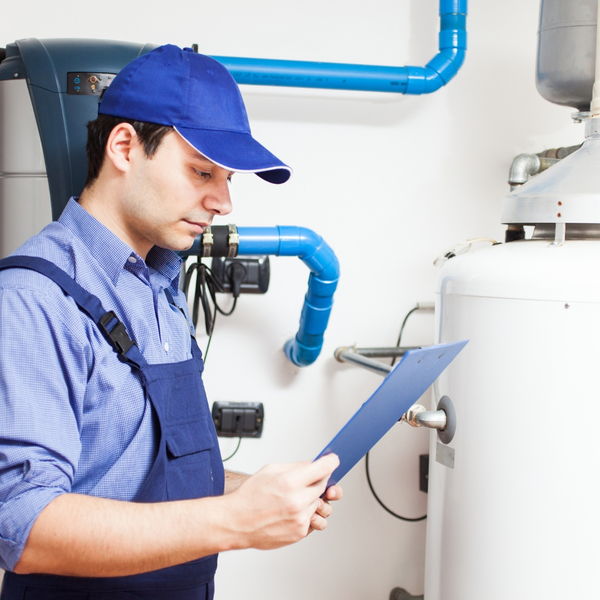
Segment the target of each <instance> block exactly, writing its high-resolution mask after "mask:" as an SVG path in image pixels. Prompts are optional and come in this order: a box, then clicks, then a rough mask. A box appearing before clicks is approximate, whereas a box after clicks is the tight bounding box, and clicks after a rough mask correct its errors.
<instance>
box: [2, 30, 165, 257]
mask: <svg viewBox="0 0 600 600" xmlns="http://www.w3.org/2000/svg"><path fill="white" fill-rule="evenodd" d="M154 47H155V45H153V44H145V45H144V44H132V43H126V42H112V41H107V40H80V39H72V40H69V39H67V40H65V39H56V40H52V39H49V40H38V39H35V38H27V39H24V40H18V41H17V42H15V43H14V44H9V45H8V46H7V47H6V50H5V51H3V54H4V56H3V60H2V62H1V63H0V257H3V256H6V255H8V254H10V253H11V252H13V251H14V250H16V249H17V248H18V247H19V246H20V245H21V244H22V243H23V242H24V241H25V240H26V239H28V238H29V237H30V236H32V235H34V234H36V233H37V232H39V231H40V229H42V228H43V227H44V226H45V225H46V224H47V223H49V222H50V221H51V220H52V219H57V218H58V217H59V215H60V213H61V212H62V210H63V208H64V207H65V205H66V203H67V201H68V199H69V198H70V197H71V196H76V195H79V193H80V192H81V190H82V189H83V185H84V183H85V177H86V172H87V159H86V154H85V143H86V136H87V130H86V128H85V124H86V123H88V122H89V121H91V120H93V119H95V118H96V115H97V108H98V99H99V96H100V94H101V92H102V90H103V89H104V88H105V87H106V86H107V85H109V84H110V81H111V80H112V78H113V77H114V76H115V75H116V74H117V73H118V72H119V71H120V70H121V68H122V67H123V66H125V65H126V64H127V63H128V62H130V61H131V60H133V59H134V58H136V57H137V56H139V55H141V54H144V53H146V52H148V51H149V50H151V49H152V48H154ZM0 58H2V57H0Z"/></svg>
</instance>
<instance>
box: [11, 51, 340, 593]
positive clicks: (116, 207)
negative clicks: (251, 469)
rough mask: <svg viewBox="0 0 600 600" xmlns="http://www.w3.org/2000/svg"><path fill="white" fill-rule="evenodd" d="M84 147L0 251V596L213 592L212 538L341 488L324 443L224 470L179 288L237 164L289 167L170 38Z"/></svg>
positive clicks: (110, 95)
mask: <svg viewBox="0 0 600 600" xmlns="http://www.w3.org/2000/svg"><path fill="white" fill-rule="evenodd" d="M88 157H89V173H88V180H87V183H86V186H85V189H84V191H83V193H82V195H81V197H80V199H79V201H77V200H76V199H71V200H70V201H69V204H68V205H67V207H66V208H65V211H64V212H63V214H62V216H61V218H60V219H59V221H58V222H55V223H52V224H51V225H49V226H48V227H46V228H45V229H44V231H42V232H41V233H40V234H39V235H37V236H35V237H34V238H32V239H31V240H29V241H28V242H27V243H26V244H24V246H22V247H21V248H20V249H19V250H18V251H17V253H16V254H17V255H19V256H21V257H26V258H17V259H14V258H9V259H6V261H0V269H4V270H2V271H0V311H1V312H0V348H1V352H2V355H1V356H2V360H0V398H1V402H2V417H1V419H0V456H1V457H2V463H1V464H0V566H2V567H4V568H5V569H7V570H8V571H9V572H7V573H6V575H5V579H4V585H3V591H2V595H1V599H2V600H16V599H17V598H25V597H26V598H35V599H37V600H42V599H47V600H50V599H51V598H52V599H57V598H61V599H62V598H68V599H70V600H78V599H79V598H81V599H83V598H86V599H87V598H94V599H104V598H111V599H113V600H117V599H119V600H120V599H125V598H143V599H145V600H155V599H156V600H158V599H169V600H171V599H173V600H188V599H189V600H191V599H205V598H212V594H213V576H214V572H215V569H216V555H217V553H218V552H221V551H224V550H230V549H238V548H250V547H253V548H262V549H267V548H277V547H280V546H284V545H286V544H290V543H293V542H296V541H298V540H300V539H301V538H303V537H305V536H306V535H307V534H308V533H309V532H310V531H311V530H314V529H317V530H322V529H324V528H325V526H326V520H325V519H326V518H327V517H328V516H329V514H330V512H331V507H330V506H329V504H328V501H329V500H337V499H339V498H340V497H341V495H342V491H341V489H340V488H339V487H338V486H334V487H331V488H329V489H328V490H327V491H325V488H326V482H327V480H328V478H329V476H330V475H331V473H332V472H333V470H334V469H335V468H336V466H337V464H338V459H337V457H335V456H333V455H330V456H327V457H324V458H322V459H320V460H319V461H316V462H313V463H299V464H294V465H271V466H268V467H265V468H264V469H262V470H261V471H259V472H258V473H257V474H255V475H253V476H251V477H248V476H246V475H240V474H235V473H225V474H224V473H223V466H222V462H221V458H220V454H219V451H218V444H217V439H216V435H215V431H214V427H213V425H212V420H211V418H210V414H209V409H208V404H207V402H206V397H205V395H204V389H203V386H202V380H201V372H202V368H203V365H202V361H201V358H200V351H199V350H198V346H197V345H196V342H195V340H194V338H193V326H192V325H191V322H190V318H189V314H188V311H187V306H186V303H185V298H184V297H183V295H182V294H181V293H180V292H179V290H178V276H179V271H180V266H181V263H180V260H179V258H178V257H177V255H176V254H175V253H174V252H173V251H174V250H183V249H186V248H189V247H190V246H191V244H192V242H193V240H194V238H195V237H196V236H197V235H198V234H200V233H202V231H203V229H204V228H205V227H207V226H208V225H209V224H210V223H211V221H212V219H213V217H214V216H215V215H225V214H227V213H228V212H230V210H231V201H230V197H229V189H228V184H229V180H230V179H231V177H232V175H233V173H234V172H235V171H246V172H256V173H257V174H259V175H260V176H261V177H262V178H264V179H266V180H267V181H271V182H273V183H282V182H284V181H286V180H287V179H288V177H289V175H290V170H289V167H287V166H286V165H284V164H283V163H282V162H281V161H279V160H278V159H277V158H276V157H275V156H273V155H272V154H271V153H270V152H268V151H267V150H266V149H265V148H263V147H262V146H261V145H260V144H258V143H257V142H256V141H255V140H254V139H253V138H252V136H251V134H250V128H249V125H248V122H247V116H246V112H245V108H244V105H243V102H242V99H241V95H240V93H239V90H238V88H237V86H236V84H235V82H234V81H233V79H232V78H231V76H230V75H229V73H228V72H227V71H226V69H225V68H224V67H223V66H222V65H220V64H219V63H217V62H216V61H214V60H212V59H210V58H208V57H205V56H201V55H198V54H194V53H192V52H191V51H189V50H187V49H186V50H183V51H182V50H180V49H179V48H176V47H174V46H163V47H160V48H157V49H156V50H154V51H152V52H150V53H148V54H146V55H144V56H142V57H140V58H138V59H136V60H135V61H133V62H132V63H130V64H129V65H128V66H127V67H125V68H124V69H123V70H122V71H121V73H120V74H119V75H118V76H117V77H116V78H115V80H114V81H113V83H112V85H111V87H110V88H108V89H107V90H106V92H105V94H104V96H103V98H102V102H101V104H100V108H99V117H98V119H97V120H96V121H95V122H92V123H91V124H90V125H89V139H88ZM40 259H44V260H40ZM7 261H8V262H7ZM10 261H12V262H10ZM56 267H58V268H56ZM223 492H224V494H223ZM323 494H325V496H324V498H325V500H322V499H321V496H322V495H323Z"/></svg>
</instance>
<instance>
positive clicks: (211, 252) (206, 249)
mask: <svg viewBox="0 0 600 600" xmlns="http://www.w3.org/2000/svg"><path fill="white" fill-rule="evenodd" d="M239 247H240V236H239V234H238V230H237V227H236V226H235V225H232V224H230V225H213V226H210V227H207V228H206V229H205V230H204V233H203V234H202V235H199V236H198V237H197V238H196V239H195V240H194V244H193V245H192V247H191V248H190V249H189V250H186V251H185V252H180V253H179V254H180V256H182V257H183V256H184V255H185V256H190V255H196V256H202V257H209V256H212V257H221V258H223V257H226V258H233V257H235V256H237V253H238V249H239Z"/></svg>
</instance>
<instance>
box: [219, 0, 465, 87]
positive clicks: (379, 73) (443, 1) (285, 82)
mask: <svg viewBox="0 0 600 600" xmlns="http://www.w3.org/2000/svg"><path fill="white" fill-rule="evenodd" d="M439 13H440V34H439V53H438V54H437V55H436V56H435V57H434V58H433V59H432V60H430V61H429V62H428V63H427V65H426V66H425V67H410V66H406V67H387V66H372V65H352V64H339V63H320V62H302V61H289V60H269V59H261V58H235V57H228V56H213V58H214V59H216V60H218V61H219V62H221V63H222V64H223V65H225V67H227V69H229V71H230V72H231V74H232V75H233V77H234V79H235V80H236V81H237V82H238V83H240V84H242V83H243V84H250V85H271V86H283V87H304V88H320V89H335V90H359V91H370V92H395V93H399V94H430V93H431V92H435V91H436V90H438V89H439V88H441V87H442V86H444V85H446V84H447V83H448V82H449V81H450V80H451V79H452V78H453V77H454V76H455V75H456V73H457V72H458V70H459V69H460V67H461V66H462V64H463V62H464V59H465V51H466V49H467V31H466V26H467V0H440V10H439Z"/></svg>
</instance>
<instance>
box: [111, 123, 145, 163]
mask: <svg viewBox="0 0 600 600" xmlns="http://www.w3.org/2000/svg"><path fill="white" fill-rule="evenodd" d="M139 146H140V142H139V140H138V137H137V133H136V132H135V129H134V128H133V126H132V125H130V124H129V123H119V124H118V125H117V126H116V127H115V128H114V129H113V130H112V131H111V132H110V135H109V136H108V141H107V142H106V150H105V152H106V159H107V160H108V161H110V162H111V163H112V165H113V166H114V168H115V169H117V171H121V172H122V173H125V172H126V171H128V170H129V167H130V163H131V154H132V152H135V150H137V149H138V148H139Z"/></svg>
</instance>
